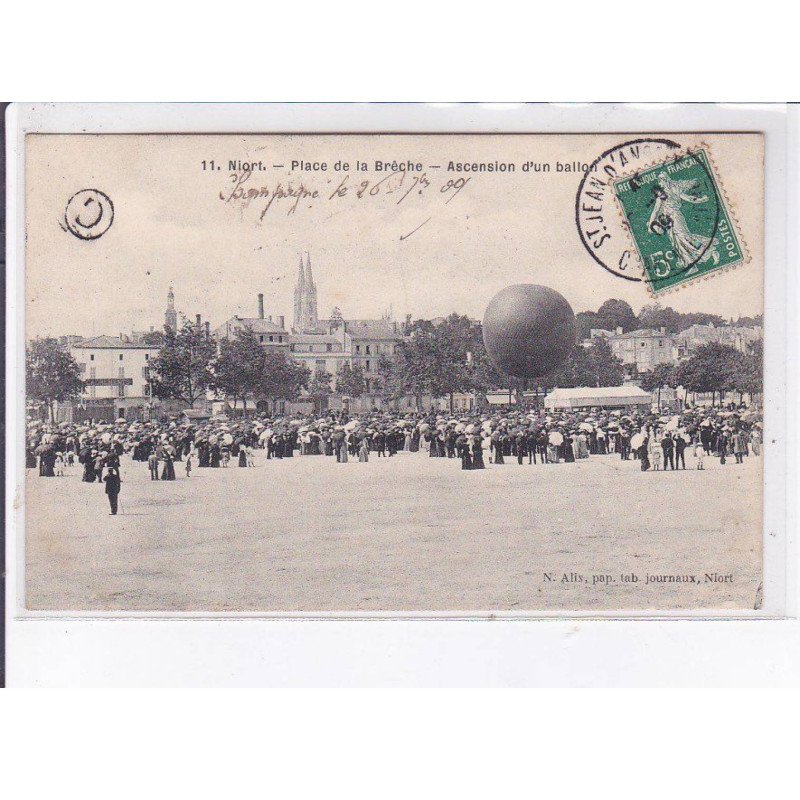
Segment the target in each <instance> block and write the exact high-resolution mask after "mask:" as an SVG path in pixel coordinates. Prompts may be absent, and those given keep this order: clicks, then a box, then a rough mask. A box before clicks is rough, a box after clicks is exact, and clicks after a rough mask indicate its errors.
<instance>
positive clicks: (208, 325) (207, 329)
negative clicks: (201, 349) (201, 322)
mask: <svg viewBox="0 0 800 800" xmlns="http://www.w3.org/2000/svg"><path fill="white" fill-rule="evenodd" d="M210 338H211V323H210V322H209V321H208V320H206V339H210Z"/></svg>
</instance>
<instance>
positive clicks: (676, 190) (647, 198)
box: [613, 148, 748, 295]
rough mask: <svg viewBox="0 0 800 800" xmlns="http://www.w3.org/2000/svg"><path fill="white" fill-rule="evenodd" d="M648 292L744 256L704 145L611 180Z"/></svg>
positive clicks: (726, 266) (732, 264)
mask: <svg viewBox="0 0 800 800" xmlns="http://www.w3.org/2000/svg"><path fill="white" fill-rule="evenodd" d="M613 188H614V194H615V196H616V197H617V200H618V201H619V204H620V207H621V210H622V213H623V216H624V218H625V220H626V222H627V225H628V230H629V232H630V235H631V237H632V239H633V242H634V245H635V247H636V251H637V253H638V255H639V258H640V260H641V266H642V269H643V271H644V277H645V281H646V283H647V285H648V287H649V289H650V291H651V293H652V294H654V295H656V294H660V293H662V292H665V291H668V290H672V289H675V288H677V287H680V286H682V285H684V284H686V283H688V282H691V281H694V280H696V279H697V278H705V277H707V276H709V275H711V274H712V273H716V272H722V271H725V270H728V269H731V268H733V267H736V266H738V265H740V264H743V263H745V262H746V261H747V260H748V256H747V250H746V248H745V246H744V243H743V241H742V238H741V234H740V233H739V232H738V231H737V230H736V224H735V220H734V217H733V215H732V214H731V211H730V209H729V208H728V207H727V205H726V202H725V195H724V192H723V190H722V188H721V185H720V182H719V179H718V178H717V177H716V175H715V174H714V169H713V166H712V163H711V161H710V158H709V155H708V152H707V151H706V149H705V148H697V149H693V150H689V151H686V152H684V153H680V154H676V155H672V156H670V158H669V159H667V160H663V161H661V162H659V163H656V164H653V165H652V166H651V167H649V168H647V169H645V170H640V171H638V172H636V173H635V174H634V175H632V176H628V177H626V178H624V179H621V180H618V181H614V182H613Z"/></svg>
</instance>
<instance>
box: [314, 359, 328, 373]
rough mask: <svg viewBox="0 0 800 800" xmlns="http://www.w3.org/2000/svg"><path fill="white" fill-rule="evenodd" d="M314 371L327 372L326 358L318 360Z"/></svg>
mask: <svg viewBox="0 0 800 800" xmlns="http://www.w3.org/2000/svg"><path fill="white" fill-rule="evenodd" d="M314 370H315V372H325V359H324V358H318V359H317V360H316V361H315V362H314Z"/></svg>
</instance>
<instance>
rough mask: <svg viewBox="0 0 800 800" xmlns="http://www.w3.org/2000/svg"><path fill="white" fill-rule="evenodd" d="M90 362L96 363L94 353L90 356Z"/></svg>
mask: <svg viewBox="0 0 800 800" xmlns="http://www.w3.org/2000/svg"><path fill="white" fill-rule="evenodd" d="M89 361H94V353H92V354H91V355H90V356H89Z"/></svg>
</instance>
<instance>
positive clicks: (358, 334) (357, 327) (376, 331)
mask: <svg viewBox="0 0 800 800" xmlns="http://www.w3.org/2000/svg"><path fill="white" fill-rule="evenodd" d="M347 332H348V333H349V334H350V336H351V337H352V338H353V339H399V338H401V334H400V333H399V331H398V330H397V326H396V325H395V323H394V322H389V321H388V320H385V319H359V320H347Z"/></svg>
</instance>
